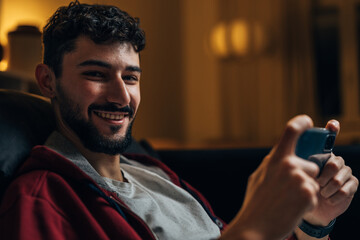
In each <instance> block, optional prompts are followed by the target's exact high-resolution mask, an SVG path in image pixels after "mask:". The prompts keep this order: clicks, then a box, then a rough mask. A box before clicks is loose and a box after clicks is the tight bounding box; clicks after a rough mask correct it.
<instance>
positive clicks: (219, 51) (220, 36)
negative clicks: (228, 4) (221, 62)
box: [210, 23, 229, 57]
mask: <svg viewBox="0 0 360 240" xmlns="http://www.w3.org/2000/svg"><path fill="white" fill-rule="evenodd" d="M226 36H227V29H226V25H225V23H219V24H217V25H216V26H215V27H214V28H213V30H212V32H211V36H210V47H211V49H212V51H213V52H214V54H215V55H217V56H219V57H226V56H227V55H228V54H229V48H228V44H227V39H226Z"/></svg>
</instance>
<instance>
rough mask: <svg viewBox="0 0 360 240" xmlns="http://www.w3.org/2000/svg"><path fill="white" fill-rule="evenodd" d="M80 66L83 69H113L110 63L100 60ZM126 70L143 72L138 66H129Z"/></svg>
mask: <svg viewBox="0 0 360 240" xmlns="http://www.w3.org/2000/svg"><path fill="white" fill-rule="evenodd" d="M78 66H79V67H83V66H99V67H105V68H111V64H110V63H107V62H104V61H100V60H86V61H84V62H81V63H79V64H78ZM125 70H126V71H130V72H139V73H141V72H142V70H141V68H140V67H138V66H127V67H126V68H125Z"/></svg>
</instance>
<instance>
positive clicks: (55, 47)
mask: <svg viewBox="0 0 360 240" xmlns="http://www.w3.org/2000/svg"><path fill="white" fill-rule="evenodd" d="M80 35H83V36H87V37H89V38H90V39H91V40H93V41H94V42H95V43H97V44H100V43H112V42H116V41H119V42H128V43H131V44H132V46H133V47H134V49H135V51H136V52H140V51H141V50H143V49H144V47H145V33H144V31H143V30H142V29H141V28H140V27H139V19H138V18H133V17H131V16H130V15H129V14H128V13H126V12H124V11H122V10H120V9H119V8H117V7H115V6H109V5H89V4H81V3H79V1H78V0H76V1H74V2H71V3H70V4H69V6H67V7H60V8H58V9H57V11H56V12H55V13H54V15H52V16H51V17H50V19H49V20H48V23H47V24H46V25H45V27H44V29H43V43H44V63H45V64H46V65H48V66H49V67H50V68H51V69H52V70H53V71H54V73H55V76H56V77H60V76H61V72H62V61H63V57H64V54H65V53H67V52H71V51H73V50H74V49H75V47H76V46H75V41H76V39H77V38H78V37H79V36H80Z"/></svg>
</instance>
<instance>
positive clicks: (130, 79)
mask: <svg viewBox="0 0 360 240" xmlns="http://www.w3.org/2000/svg"><path fill="white" fill-rule="evenodd" d="M123 79H124V81H127V82H137V81H139V78H138V77H137V76H135V75H126V76H123Z"/></svg>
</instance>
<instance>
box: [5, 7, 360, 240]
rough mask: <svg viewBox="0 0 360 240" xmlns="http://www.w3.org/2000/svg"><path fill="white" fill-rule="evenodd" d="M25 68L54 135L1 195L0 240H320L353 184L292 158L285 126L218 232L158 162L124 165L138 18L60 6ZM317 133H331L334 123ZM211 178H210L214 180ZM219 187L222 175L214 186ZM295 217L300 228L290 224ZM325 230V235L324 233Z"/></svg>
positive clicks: (201, 202) (203, 205)
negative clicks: (31, 65) (40, 57)
mask: <svg viewBox="0 0 360 240" xmlns="http://www.w3.org/2000/svg"><path fill="white" fill-rule="evenodd" d="M43 41H44V64H39V65H38V66H37V68H36V72H35V74H36V78H37V81H38V84H39V87H40V89H41V92H42V93H43V94H44V95H45V96H47V97H49V98H50V99H51V102H52V105H53V108H54V112H55V115H56V119H57V126H58V131H57V132H54V133H53V134H52V135H51V136H50V137H49V139H48V140H47V141H46V143H45V146H37V147H35V148H34V149H33V150H32V152H31V155H30V157H29V159H28V160H27V161H26V162H25V164H24V165H23V166H22V168H21V169H20V171H19V173H18V176H17V178H16V179H15V180H14V181H13V183H12V184H11V186H10V187H9V188H8V190H7V193H6V194H5V197H4V200H3V202H2V205H1V207H0V231H1V235H2V236H5V237H6V238H8V239H216V238H220V239H270V240H271V239H284V238H286V237H288V238H289V239H315V238H313V235H314V234H312V233H311V230H312V229H320V230H322V231H323V232H324V234H323V236H317V237H321V238H322V239H328V232H329V231H330V230H329V229H330V228H332V226H333V223H334V219H335V218H336V217H337V216H339V215H340V214H341V213H343V212H344V211H345V210H346V209H347V208H348V206H349V204H350V202H351V199H352V197H353V195H354V193H355V192H356V189H357V186H358V181H357V179H356V178H355V177H354V176H353V175H352V173H351V169H350V168H349V167H347V166H345V164H344V161H343V159H342V158H340V157H335V156H332V157H331V158H330V159H329V160H328V162H327V164H326V166H325V167H324V170H323V172H322V173H321V175H320V176H319V177H317V176H318V174H319V169H318V167H317V165H316V164H314V163H311V162H308V161H305V160H303V159H300V158H298V157H296V156H295V154H294V145H295V143H296V140H297V138H298V137H299V135H300V134H301V133H302V132H303V131H305V130H306V129H307V128H310V127H311V126H312V121H311V119H310V118H309V117H307V116H297V117H295V118H294V119H292V120H290V121H289V123H288V125H287V127H286V129H285V132H284V135H283V137H282V139H281V140H280V142H279V144H278V145H277V146H276V147H274V148H273V150H272V151H271V153H270V154H269V155H268V156H267V157H266V158H265V159H264V161H263V163H262V164H261V165H260V166H259V168H258V169H257V170H256V171H255V172H254V174H252V176H251V177H250V179H249V184H248V189H247V193H246V197H245V201H244V204H243V206H242V208H241V210H240V211H239V213H238V214H237V216H236V217H235V219H234V220H233V221H232V222H231V223H230V224H229V226H227V227H226V224H225V223H223V222H222V221H221V220H220V219H218V218H217V217H216V216H215V215H214V213H213V212H212V210H211V207H210V206H209V205H208V204H207V202H206V200H205V199H204V198H203V197H202V196H201V195H200V194H199V193H198V192H197V191H196V190H195V189H193V188H192V187H191V186H189V185H188V184H187V183H184V182H182V181H181V180H180V179H179V178H178V177H177V175H176V174H175V173H173V172H172V171H171V170H169V169H168V168H167V167H166V166H164V165H163V164H162V163H161V162H159V161H157V160H154V159H150V158H146V157H143V158H139V157H137V158H136V159H134V158H130V157H125V156H123V155H122V152H123V151H124V149H125V148H126V146H127V145H128V142H129V139H130V136H131V126H132V123H133V121H134V118H135V115H136V112H137V109H138V106H139V103H140V85H139V84H140V78H141V68H140V61H139V52H140V51H141V50H142V49H143V48H144V45H145V38H144V33H143V31H142V30H141V29H140V28H139V26H138V21H137V20H135V19H133V18H132V17H130V16H129V15H128V14H127V13H125V12H123V11H121V10H119V9H117V8H115V7H110V6H98V5H85V4H79V3H78V2H74V3H71V4H70V5H69V6H68V7H62V8H59V9H58V11H57V12H56V13H55V14H54V15H53V16H52V17H51V18H50V20H49V23H48V24H47V25H46V26H45V28H44V37H43ZM327 128H329V129H331V130H332V131H336V132H338V131H339V129H340V127H339V123H338V122H337V121H335V120H332V121H329V122H328V124H327ZM214 177H215V176H214ZM219 181H221V179H219ZM302 220H305V221H306V222H307V229H308V230H309V229H310V231H308V230H306V229H305V228H303V227H302V229H305V230H304V231H302V230H300V229H299V228H297V225H298V224H299V223H300V222H301V221H302ZM327 230H329V231H327Z"/></svg>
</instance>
